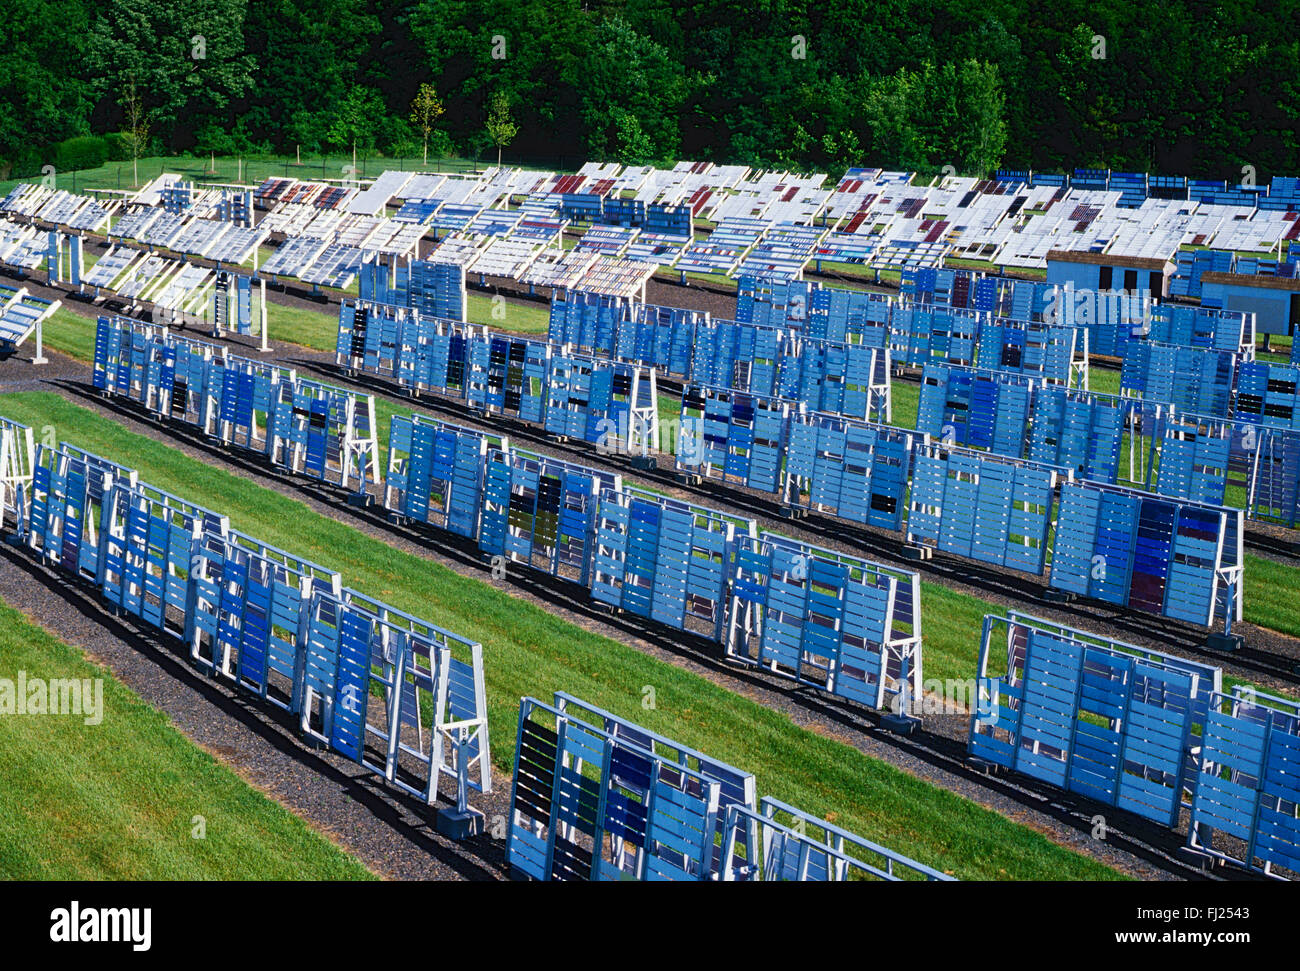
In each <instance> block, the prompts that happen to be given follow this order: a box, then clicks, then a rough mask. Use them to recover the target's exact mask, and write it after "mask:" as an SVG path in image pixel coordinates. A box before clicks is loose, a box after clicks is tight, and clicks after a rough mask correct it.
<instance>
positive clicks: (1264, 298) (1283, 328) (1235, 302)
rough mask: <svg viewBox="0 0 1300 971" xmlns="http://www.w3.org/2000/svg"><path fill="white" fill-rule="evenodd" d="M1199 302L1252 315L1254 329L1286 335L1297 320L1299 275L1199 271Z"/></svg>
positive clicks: (1299, 301)
mask: <svg viewBox="0 0 1300 971" xmlns="http://www.w3.org/2000/svg"><path fill="white" fill-rule="evenodd" d="M1201 306H1202V307H1218V308H1219V309H1221V310H1238V311H1246V312H1248V313H1253V314H1254V315H1255V333H1257V334H1279V335H1286V334H1292V333H1294V332H1295V326H1296V324H1298V323H1300V279H1287V278H1286V277H1280V276H1247V275H1246V274H1243V273H1202V274H1201Z"/></svg>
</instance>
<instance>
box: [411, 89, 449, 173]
mask: <svg viewBox="0 0 1300 971" xmlns="http://www.w3.org/2000/svg"><path fill="white" fill-rule="evenodd" d="M444 110H445V109H444V108H443V105H442V101H441V99H439V97H438V92H437V90H435V89H434V87H433V85H432V84H428V83H427V82H426V83H424V84H421V85H420V90H419V91H417V92H416V93H415V100H414V101H412V102H411V123H412V124H413V125H415V127H416V128H418V129H420V131H421V132H422V133H423V134H424V164H425V165H428V164H429V133H430V132H431V131H433V125H434V122H436V121H437V120H438V119H439V118H440V117H441V116H442V113H443V111H444Z"/></svg>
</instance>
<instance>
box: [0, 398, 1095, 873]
mask: <svg viewBox="0 0 1300 971" xmlns="http://www.w3.org/2000/svg"><path fill="white" fill-rule="evenodd" d="M0 413H3V414H4V415H6V416H7V417H9V418H12V419H15V420H17V421H21V422H25V423H27V424H35V425H53V426H54V427H55V428H56V429H57V433H58V435H59V437H60V438H63V439H66V440H68V441H70V442H72V443H75V444H77V445H79V446H81V447H83V448H87V449H90V450H91V451H94V452H97V453H100V454H103V455H105V456H118V457H120V458H123V459H126V460H128V461H129V462H130V463H131V465H133V466H134V467H135V468H137V469H139V470H140V474H141V476H142V477H143V478H145V479H146V480H148V481H149V482H151V483H153V484H154V485H156V486H159V487H161V488H163V489H167V490H169V491H174V492H176V493H177V494H179V495H181V496H184V497H185V498H187V499H190V500H192V501H195V502H198V503H201V504H204V505H207V506H210V507H212V508H214V509H217V510H219V511H225V512H228V513H229V514H230V517H231V522H232V524H234V525H236V526H237V527H239V528H240V529H243V530H246V531H248V532H250V533H252V534H253V535H255V536H258V537H259V538H261V539H263V540H265V541H267V542H270V543H273V544H275V545H277V546H280V547H283V548H285V549H288V550H291V551H293V552H295V553H297V554H300V555H302V556H306V557H309V558H311V559H313V560H316V561H318V562H321V563H323V564H325V565H328V566H332V567H334V568H336V569H338V570H340V571H341V572H342V573H343V576H344V578H345V581H346V582H347V583H349V584H350V585H352V586H355V587H356V588H357V589H359V590H361V591H364V592H365V593H367V594H368V595H370V596H375V597H379V598H381V599H383V600H386V601H388V602H389V603H391V604H393V605H394V606H396V607H398V608H400V609H402V610H407V611H410V612H411V613H414V614H417V615H419V616H422V617H424V618H426V619H428V620H430V621H432V622H433V623H435V624H439V625H441V626H443V627H446V628H448V629H450V630H453V631H455V632H457V633H459V634H462V635H465V636H469V637H473V638H475V639H477V640H479V641H481V642H482V643H483V645H484V655H485V666H486V678H487V688H488V701H489V719H490V727H491V732H492V738H493V741H494V746H493V759H494V762H495V763H496V765H497V766H498V767H500V768H505V769H509V767H510V765H511V761H512V758H513V752H512V748H513V740H514V737H515V727H516V724H517V718H518V705H519V698H520V697H521V696H523V695H534V696H538V697H542V698H547V697H549V696H550V694H551V692H553V691H555V690H557V689H563V690H567V691H571V692H573V693H574V694H576V695H578V696H579V697H581V698H584V699H586V700H588V701H589V702H591V703H593V704H596V705H599V706H601V707H603V708H608V709H610V710H612V711H615V712H617V713H619V714H622V715H625V716H627V717H630V718H634V719H636V720H637V721H639V722H643V723H645V724H647V725H648V726H649V727H650V728H652V729H655V730H658V731H661V732H663V733H665V734H667V735H669V736H671V737H674V738H677V739H678V740H680V741H681V742H682V743H683V744H686V745H690V746H692V747H695V748H698V749H700V750H702V751H705V752H708V753H710V754H711V755H713V756H714V757H716V758H719V759H722V760H725V761H728V762H732V763H734V764H736V765H739V766H741V767H743V768H745V769H748V770H749V771H752V772H754V773H755V774H756V775H757V776H758V779H759V787H760V791H762V792H763V793H766V794H770V795H774V796H776V797H778V798H781V799H784V800H787V801H789V802H792V803H794V804H795V805H798V806H801V807H802V808H804V809H807V810H809V811H811V812H815V813H819V814H823V815H827V816H829V818H833V819H834V820H835V821H836V822H837V823H838V824H840V825H843V826H845V827H847V828H848V829H850V830H853V831H855V832H858V833H861V834H862V835H864V836H867V837H868V838H870V839H874V840H877V841H878V842H881V843H883V844H884V845H887V846H890V847H893V848H895V849H897V850H899V851H900V852H903V853H907V854H909V855H911V856H913V857H915V858H917V859H919V860H921V861H923V862H926V863H929V864H931V865H934V866H938V867H940V868H942V869H945V870H951V871H953V872H955V873H956V874H957V875H959V876H962V877H966V878H989V879H997V878H1017V879H1100V878H1114V877H1116V876H1118V874H1116V873H1115V871H1113V870H1111V869H1109V868H1107V867H1105V866H1103V865H1102V864H1100V863H1098V862H1097V861H1095V860H1093V859H1091V858H1088V857H1084V856H1082V855H1079V854H1077V853H1075V852H1073V851H1071V850H1068V849H1065V848H1063V847H1061V846H1058V845H1056V844H1054V843H1052V842H1051V841H1050V840H1048V839H1046V838H1045V837H1044V836H1042V835H1041V834H1040V833H1037V832H1035V831H1033V830H1031V829H1028V828H1026V827H1024V826H1020V825H1018V824H1015V823H1012V822H1010V821H1009V820H1007V819H1006V818H1004V817H1002V816H1000V815H998V814H997V813H995V812H992V811H989V810H987V809H984V808H982V807H980V806H978V805H976V804H975V803H974V802H971V801H970V800H967V799H964V798H962V797H960V796H957V795H955V794H954V793H951V792H948V791H946V790H943V789H940V788H938V787H936V786H934V785H931V784H929V783H927V782H924V781H922V780H920V779H917V778H915V777H913V776H910V775H908V774H906V773H904V772H901V771H899V770H897V769H895V768H893V767H892V766H889V765H887V764H886V763H884V762H881V761H879V760H876V759H872V758H869V757H867V756H866V755H864V754H862V753H861V752H859V751H858V750H856V749H854V748H852V747H851V746H850V745H848V744H845V743H843V742H840V741H837V740H835V739H832V738H828V737H824V736H822V735H819V734H815V733H813V732H811V731H808V730H805V729H803V728H800V727H798V726H796V725H795V724H794V723H793V722H792V721H791V719H790V717H789V716H788V715H786V714H783V713H780V712H777V711H775V710H772V709H770V708H767V707H765V706H762V705H759V704H757V703H755V702H752V701H750V700H748V699H746V698H744V697H741V696H740V695H738V694H735V693H733V692H730V691H727V690H726V689H724V688H721V687H719V686H717V685H715V684H713V683H712V682H710V681H707V680H706V679H704V678H701V677H699V676H697V675H694V674H691V673H688V672H685V671H682V670H680V669H678V668H676V667H674V666H672V665H669V664H666V663H664V662H661V661H658V660H655V659H654V658H651V657H649V656H647V655H645V654H642V653H640V652H639V651H636V650H634V649H633V648H631V647H629V646H627V645H625V644H621V643H619V642H617V641H614V640H612V639H610V638H608V637H604V636H602V635H599V634H596V633H593V632H591V631H587V630H584V629H582V628H581V627H578V626H576V625H574V624H571V623H569V622H567V621H564V620H562V619H560V618H559V617H556V616H554V615H552V614H550V613H548V612H546V611H545V610H542V609H541V608H540V607H537V606H534V605H532V604H530V603H527V602H524V601H522V600H520V599H517V598H515V597H512V596H510V595H509V594H508V593H507V592H506V591H505V590H503V589H500V588H497V587H494V586H492V585H490V584H489V583H486V582H483V581H479V580H476V579H473V578H469V577H464V576H461V575H459V574H457V573H455V572H453V571H451V570H449V569H446V568H444V567H442V566H440V565H438V564H436V563H431V562H429V561H427V560H423V559H420V558H419V557H417V556H414V555H410V554H407V553H403V552H399V551H397V550H394V549H393V548H392V547H391V546H389V545H387V544H385V543H383V542H381V541H379V540H377V539H374V538H372V537H370V536H367V535H365V534H363V533H361V532H359V531H357V530H355V529H353V528H351V527H349V526H346V525H344V524H342V523H339V522H336V521H335V520H332V519H329V518H327V517H325V516H321V515H318V514H316V513H314V512H312V511H311V510H309V509H308V508H307V507H306V506H305V505H303V504H302V503H300V502H298V501H296V500H292V499H289V498H287V497H284V496H282V495H280V494H278V493H276V492H273V491H271V490H269V489H266V488H264V487H262V486H259V485H257V484H256V483H255V482H252V481H249V480H247V479H243V478H239V477H237V476H234V475H232V474H230V473H228V472H226V471H225V470H222V469H218V468H215V467H212V466H208V465H205V464H204V463H202V462H198V461H195V460H193V459H190V458H188V457H186V456H184V455H182V454H181V453H180V452H178V451H176V450H175V449H172V448H170V447H168V446H167V445H165V444H162V443H159V442H155V441H153V440H151V439H148V438H145V437H144V436H141V435H138V434H135V433H133V432H129V431H127V430H126V429H124V428H122V427H121V426H120V425H118V424H116V423H114V422H112V421H110V420H108V419H105V418H102V417H100V416H98V415H96V414H94V413H93V412H90V411H88V410H87V409H85V408H82V407H80V406H78V405H73V404H71V403H69V402H67V401H65V400H64V399H63V398H61V397H59V396H57V395H53V394H47V393H24V394H10V395H4V396H0ZM951 596H956V595H951ZM968 599H973V598H968ZM976 603H978V602H976ZM931 609H932V608H930V607H929V606H927V607H926V611H927V616H929V615H930V614H929V611H930V610H931ZM978 613H979V610H978V609H975V610H973V611H972V613H971V618H969V619H968V618H964V617H963V618H957V617H953V616H945V611H944V609H943V605H940V606H939V607H938V608H937V609H936V613H935V614H934V615H933V616H934V626H935V627H936V628H941V627H942V626H943V623H944V621H945V620H946V621H947V622H948V623H952V624H954V625H964V624H967V623H969V624H970V626H966V627H965V630H964V632H963V634H962V636H963V638H964V640H965V641H966V642H967V643H968V644H969V648H968V651H970V652H973V650H974V644H975V641H977V640H978V635H977V631H978V629H979V628H978V626H977V625H976V624H975V623H974V620H973V618H974V617H975V616H977V615H978ZM929 626H930V622H929V621H927V628H928V627H929ZM928 640H929V630H928V629H927V642H928ZM929 650H930V649H929V645H928V643H927V664H929V663H930V662H929ZM973 673H974V672H973V669H972V665H970V664H968V665H967V666H966V669H965V670H964V671H963V672H962V674H963V675H964V676H966V677H970V676H972V675H973ZM647 687H650V688H653V689H654V692H655V707H654V708H653V709H650V710H647V709H646V708H644V707H643V706H642V699H643V698H644V697H645V696H646V695H645V689H646V688H647ZM500 784H502V785H504V784H506V781H505V780H501V782H500Z"/></svg>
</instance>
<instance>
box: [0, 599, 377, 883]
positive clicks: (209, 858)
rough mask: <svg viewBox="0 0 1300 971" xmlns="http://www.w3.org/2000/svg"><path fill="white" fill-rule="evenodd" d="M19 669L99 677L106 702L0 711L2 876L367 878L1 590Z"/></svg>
mask: <svg viewBox="0 0 1300 971" xmlns="http://www.w3.org/2000/svg"><path fill="white" fill-rule="evenodd" d="M19 671H24V672H26V675H27V678H28V680H29V683H30V679H32V678H41V679H51V678H75V679H95V678H102V679H103V706H104V710H103V713H102V721H100V723H99V724H95V725H87V724H86V720H85V716H84V715H80V716H79V715H52V714H45V715H35V714H30V715H29V714H24V715H19V714H2V715H0V779H3V782H2V783H0V877H4V878H6V879H13V880H239V879H252V880H364V879H373V875H372V874H371V873H370V871H368V870H367V869H366V868H365V867H364V866H363V865H362V864H361V863H360V862H359V861H358V860H356V859H355V858H353V857H352V856H350V855H348V854H347V853H345V852H343V851H342V850H340V849H339V848H338V847H337V846H335V845H334V844H333V843H331V842H330V841H329V840H327V839H326V838H325V837H323V836H321V835H320V834H318V833H316V832H315V831H314V830H312V829H311V828H310V827H309V826H307V824H306V823H304V822H303V821H302V820H301V819H299V818H298V817H297V816H295V815H294V814H293V813H291V812H289V811H288V810H287V809H285V808H284V807H283V806H281V805H279V804H278V803H276V802H274V801H272V800H270V799H268V798H267V797H266V796H264V795H262V794H261V793H260V792H258V791H257V790H256V789H254V788H253V787H252V786H250V785H249V784H248V783H246V782H244V780H242V779H241V778H239V776H237V775H236V774H235V773H234V772H232V771H231V770H229V769H227V768H226V767H224V766H222V765H221V764H219V763H218V762H217V761H216V760H215V759H213V758H212V756H210V755H209V754H208V753H206V752H204V751H203V750H202V749H200V748H199V747H198V746H197V745H195V744H194V743H193V742H191V741H190V740H189V739H187V738H186V737H185V736H184V735H182V734H181V733H180V732H179V731H177V730H176V728H174V727H173V726H172V724H171V723H170V722H169V721H168V719H167V717H166V716H165V715H164V714H163V713H162V712H160V711H158V710H157V709H156V708H153V707H152V706H150V705H148V704H146V703H145V702H144V701H142V700H141V699H140V698H139V697H138V696H137V695H136V694H135V693H134V692H132V691H131V690H130V689H129V688H127V687H126V686H124V685H123V684H122V683H121V682H119V681H118V680H116V679H115V678H114V677H113V676H112V675H111V674H110V673H109V672H108V671H106V670H104V669H103V668H100V667H98V666H96V665H94V664H91V663H89V662H88V661H87V660H86V659H85V657H84V656H83V655H82V653H81V651H79V650H78V649H76V648H74V647H72V646H70V645H68V644H66V643H64V642H63V641H61V640H59V639H58V638H56V637H54V636H53V635H51V634H50V633H49V632H48V631H46V630H44V629H42V628H40V627H37V626H35V625H34V624H32V623H30V622H29V621H28V620H27V619H26V618H25V617H24V616H23V615H22V614H21V613H19V612H18V611H17V610H15V609H13V608H12V607H10V606H8V605H7V604H3V603H0V678H6V679H9V680H10V681H16V680H17V678H18V672H19ZM83 711H84V709H83ZM195 816H202V817H203V826H204V830H205V832H204V838H202V839H195V838H194V837H193V829H194V826H195V821H194V817H195Z"/></svg>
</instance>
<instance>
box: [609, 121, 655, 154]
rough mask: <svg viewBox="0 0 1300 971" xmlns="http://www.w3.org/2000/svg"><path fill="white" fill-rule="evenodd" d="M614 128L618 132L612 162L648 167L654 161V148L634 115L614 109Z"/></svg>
mask: <svg viewBox="0 0 1300 971" xmlns="http://www.w3.org/2000/svg"><path fill="white" fill-rule="evenodd" d="M614 126H615V128H617V130H618V144H617V147H616V148H615V151H614V160H615V161H617V162H621V163H622V164H623V165H648V164H649V163H651V162H652V161H654V158H655V156H654V148H653V146H652V145H651V144H650V136H648V135H647V134H646V133H645V132H644V131H643V130H642V129H641V122H640V121H638V120H637V117H636V115H634V114H632V112H630V111H624V110H623V109H621V108H615V109H614Z"/></svg>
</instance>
